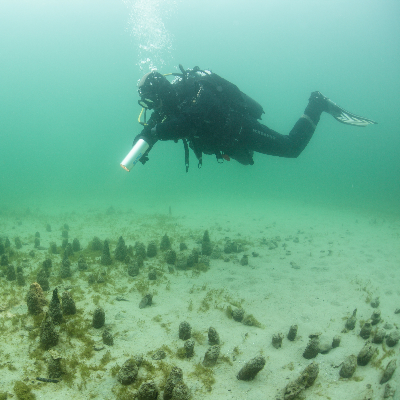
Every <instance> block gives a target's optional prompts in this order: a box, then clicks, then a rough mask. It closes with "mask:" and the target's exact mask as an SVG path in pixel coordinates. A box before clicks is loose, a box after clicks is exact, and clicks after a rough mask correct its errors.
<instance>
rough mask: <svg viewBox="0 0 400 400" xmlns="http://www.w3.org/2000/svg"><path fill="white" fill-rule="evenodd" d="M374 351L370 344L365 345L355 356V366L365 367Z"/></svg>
mask: <svg viewBox="0 0 400 400" xmlns="http://www.w3.org/2000/svg"><path fill="white" fill-rule="evenodd" d="M375 351H376V349H375V347H373V346H372V345H371V343H369V342H367V343H365V345H364V347H363V348H362V349H361V351H360V352H359V353H358V355H357V364H358V365H361V366H364V365H367V364H368V363H369V362H370V360H371V358H372V356H373V355H374V353H375Z"/></svg>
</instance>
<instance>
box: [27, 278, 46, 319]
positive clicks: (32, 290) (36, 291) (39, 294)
mask: <svg viewBox="0 0 400 400" xmlns="http://www.w3.org/2000/svg"><path fill="white" fill-rule="evenodd" d="M26 304H27V306H28V312H29V314H32V315H38V314H40V313H41V312H43V307H44V306H45V305H46V304H47V300H46V299H45V298H44V294H43V290H42V288H41V287H40V285H39V284H38V283H37V282H34V283H32V284H31V286H30V287H29V291H28V295H27V296H26Z"/></svg>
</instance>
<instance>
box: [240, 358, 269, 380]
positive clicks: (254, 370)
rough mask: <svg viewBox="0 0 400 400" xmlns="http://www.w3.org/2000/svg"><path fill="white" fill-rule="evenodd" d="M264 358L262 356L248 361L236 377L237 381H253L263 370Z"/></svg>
mask: <svg viewBox="0 0 400 400" xmlns="http://www.w3.org/2000/svg"><path fill="white" fill-rule="evenodd" d="M265 362H266V361H265V358H264V357H263V356H257V357H255V358H253V359H251V360H250V361H248V362H247V363H246V364H245V365H244V366H243V367H242V369H241V370H240V371H239V373H238V374H237V375H236V377H237V379H239V380H242V381H250V380H253V379H254V378H255V377H256V375H257V374H258V373H259V372H260V371H261V370H262V369H263V368H264V365H265Z"/></svg>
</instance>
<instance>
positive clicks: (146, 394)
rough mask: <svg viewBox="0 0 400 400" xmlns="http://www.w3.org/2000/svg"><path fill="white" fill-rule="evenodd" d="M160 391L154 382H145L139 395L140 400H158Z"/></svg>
mask: <svg viewBox="0 0 400 400" xmlns="http://www.w3.org/2000/svg"><path fill="white" fill-rule="evenodd" d="M158 394H159V390H158V387H157V385H156V384H155V382H154V381H148V382H143V383H142V384H141V385H140V388H139V390H138V393H137V399H138V400H157V398H158Z"/></svg>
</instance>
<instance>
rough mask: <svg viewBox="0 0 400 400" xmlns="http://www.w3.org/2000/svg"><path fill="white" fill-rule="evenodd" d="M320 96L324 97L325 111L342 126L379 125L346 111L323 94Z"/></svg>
mask: <svg viewBox="0 0 400 400" xmlns="http://www.w3.org/2000/svg"><path fill="white" fill-rule="evenodd" d="M318 93H319V92H318ZM319 95H320V96H322V97H323V98H324V100H325V102H326V105H325V107H324V108H325V109H324V111H325V112H327V113H328V114H330V115H332V117H333V118H335V119H336V120H337V121H339V122H341V123H342V124H346V125H353V126H367V125H373V124H377V122H375V121H373V120H372V119H368V118H364V117H360V116H359V115H356V114H353V113H351V112H349V111H346V110H344V109H343V108H342V107H339V106H338V105H337V104H336V103H334V102H333V101H332V100H331V99H328V98H327V97H325V96H323V95H322V94H321V93H319Z"/></svg>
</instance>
